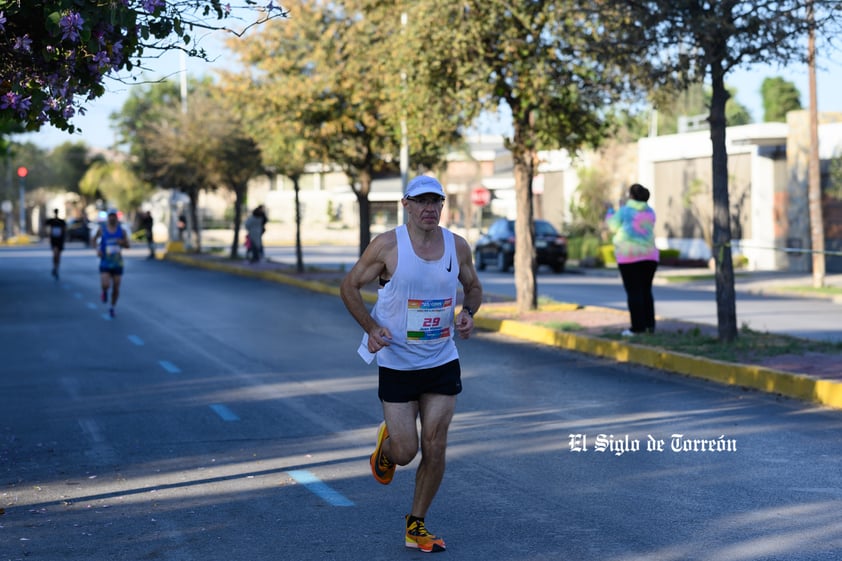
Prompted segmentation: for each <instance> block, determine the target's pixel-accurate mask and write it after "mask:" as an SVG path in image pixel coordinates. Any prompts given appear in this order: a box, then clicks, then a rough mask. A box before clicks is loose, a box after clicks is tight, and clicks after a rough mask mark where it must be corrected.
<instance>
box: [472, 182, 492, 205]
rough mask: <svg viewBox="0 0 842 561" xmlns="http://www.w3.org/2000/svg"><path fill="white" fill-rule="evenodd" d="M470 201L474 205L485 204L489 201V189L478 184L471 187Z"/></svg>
mask: <svg viewBox="0 0 842 561" xmlns="http://www.w3.org/2000/svg"><path fill="white" fill-rule="evenodd" d="M471 202H472V203H473V204H474V206H486V205H487V204H488V203H490V202H491V191H489V190H488V189H486V188H485V187H483V186H482V185H480V186H479V187H474V188H473V189H471Z"/></svg>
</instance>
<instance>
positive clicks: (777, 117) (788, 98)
mask: <svg viewBox="0 0 842 561" xmlns="http://www.w3.org/2000/svg"><path fill="white" fill-rule="evenodd" d="M760 95H761V96H762V97H763V121H764V122H766V123H769V122H778V123H785V122H786V114H787V113H789V112H790V111H796V110H798V109H801V94H800V93H799V92H798V88H796V87H795V84H794V83H792V82H790V81H789V80H785V79H784V78H782V77H780V76H776V77H774V78H766V79H764V80H763V84H762V85H761V86H760Z"/></svg>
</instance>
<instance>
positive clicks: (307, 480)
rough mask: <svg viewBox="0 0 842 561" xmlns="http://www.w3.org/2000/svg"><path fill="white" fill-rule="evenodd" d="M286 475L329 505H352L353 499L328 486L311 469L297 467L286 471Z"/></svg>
mask: <svg viewBox="0 0 842 561" xmlns="http://www.w3.org/2000/svg"><path fill="white" fill-rule="evenodd" d="M287 475H289V476H290V477H292V478H293V479H294V480H295V481H296V482H298V483H300V484H301V485H304V487H306V488H307V490H308V491H310V492H311V493H313V494H314V495H316V496H317V497H319V498H320V499H322V500H323V501H325V502H326V503H328V504H329V505H331V506H354V501H352V500H351V499H349V498H347V497H346V496H345V495H343V494H342V493H340V492H339V491H337V490H336V489H334V488H332V487H330V486H329V485H328V484H327V483H325V482H324V481H322V480H321V479H319V478H318V477H316V476H315V474H313V472H311V471H308V470H306V469H297V470H293V471H288V472H287Z"/></svg>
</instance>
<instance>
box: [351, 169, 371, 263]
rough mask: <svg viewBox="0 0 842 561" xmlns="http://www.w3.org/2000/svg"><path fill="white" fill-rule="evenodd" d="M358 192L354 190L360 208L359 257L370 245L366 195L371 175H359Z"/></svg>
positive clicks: (369, 219)
mask: <svg viewBox="0 0 842 561" xmlns="http://www.w3.org/2000/svg"><path fill="white" fill-rule="evenodd" d="M359 181H360V186H359V190H355V191H354V193H355V194H356V195H357V203H358V204H359V207H360V255H362V254H363V251H365V248H367V247H368V244H369V243H371V203H370V202H369V200H368V194H369V193H370V192H371V174H370V173H367V172H363V173H360V175H359Z"/></svg>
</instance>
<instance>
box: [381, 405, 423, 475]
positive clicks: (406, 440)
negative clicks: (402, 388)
mask: <svg viewBox="0 0 842 561" xmlns="http://www.w3.org/2000/svg"><path fill="white" fill-rule="evenodd" d="M417 417H418V402H417V401H410V402H407V403H391V402H387V401H384V402H383V418H384V419H385V420H386V428H387V429H389V436H388V438H386V440H384V441H383V447H382V453H383V455H385V456H386V458H388V459H389V461H391V462H393V463H395V464H398V465H399V466H405V465H406V464H408V463H409V462H411V461H412V460H413V458H415V455H416V454H418V428H417V427H416V424H415V419H416V418H417Z"/></svg>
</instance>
